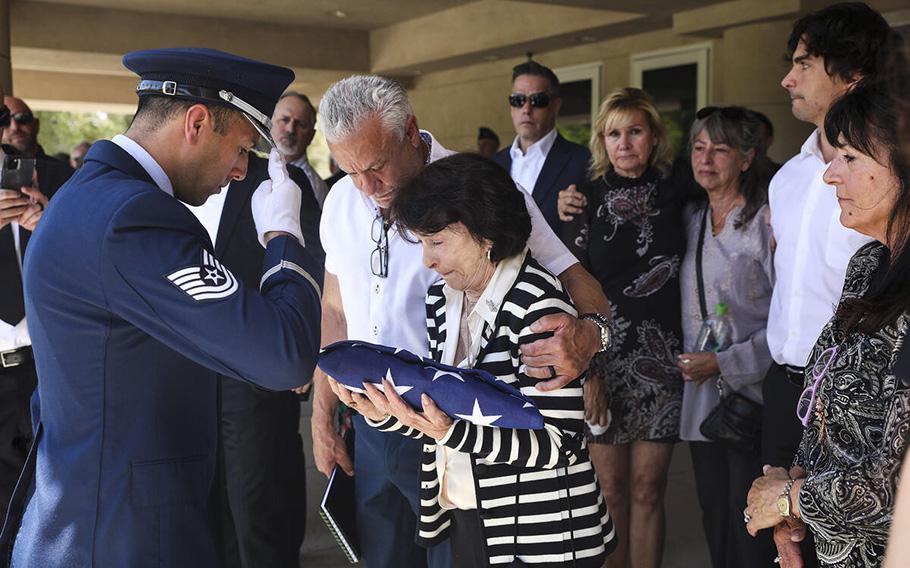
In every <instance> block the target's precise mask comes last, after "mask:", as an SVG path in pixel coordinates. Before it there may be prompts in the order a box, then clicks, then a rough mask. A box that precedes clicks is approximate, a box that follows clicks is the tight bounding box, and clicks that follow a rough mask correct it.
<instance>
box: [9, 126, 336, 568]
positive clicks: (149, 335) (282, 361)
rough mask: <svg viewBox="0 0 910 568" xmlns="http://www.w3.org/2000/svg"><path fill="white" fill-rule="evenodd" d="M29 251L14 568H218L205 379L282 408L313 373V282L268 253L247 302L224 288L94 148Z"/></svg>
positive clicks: (195, 227) (239, 288) (227, 278)
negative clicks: (26, 385)
mask: <svg viewBox="0 0 910 568" xmlns="http://www.w3.org/2000/svg"><path fill="white" fill-rule="evenodd" d="M29 246H30V252H29V255H28V256H27V258H26V262H25V276H24V282H25V298H26V310H27V312H28V317H29V331H30V333H31V337H32V342H33V347H34V353H35V358H36V366H37V368H38V376H39V384H38V389H37V391H36V394H35V396H34V397H33V399H32V420H33V427H34V429H35V433H36V434H35V443H36V446H35V448H37V450H36V451H34V450H33V452H32V453H31V454H30V456H29V460H28V461H27V463H26V471H29V470H30V469H31V468H34V479H33V484H32V487H33V490H34V492H33V493H32V494H31V495H30V497H29V501H28V505H27V507H26V509H25V513H24V516H23V517H22V520H21V527H19V523H17V522H16V521H17V519H14V518H12V517H11V516H10V517H8V518H7V522H6V524H5V527H4V528H5V531H4V537H5V538H6V537H8V535H9V534H10V532H11V531H12V532H13V533H14V534H15V531H16V530H17V527H19V528H18V534H17V536H16V539H15V543H14V546H13V552H12V558H13V564H14V565H15V566H19V567H23V568H29V567H35V568H37V567H39V566H40V567H42V568H55V567H63V566H96V567H108V566H110V567H120V566H131V567H139V568H142V567H147V566H148V567H151V566H155V567H157V566H219V565H220V564H221V562H220V559H219V554H218V549H217V546H216V541H217V538H216V531H217V521H218V517H217V511H216V506H215V505H216V502H217V501H216V499H215V497H214V496H215V490H216V484H215V478H216V444H217V436H218V430H217V428H218V413H217V385H218V382H217V375H218V374H223V375H227V376H230V377H233V378H235V379H240V380H245V381H248V382H252V383H256V384H259V385H261V386H263V387H266V388H270V389H274V390H286V389H290V388H293V387H295V386H297V385H299V384H300V376H301V375H307V374H309V373H312V370H313V367H314V365H315V363H316V357H317V355H318V351H319V320H320V300H319V288H321V272H320V271H319V270H318V266H317V265H316V263H315V261H314V260H313V259H312V258H311V257H310V256H309V255H308V254H307V253H306V252H305V251H304V249H303V248H302V247H301V246H300V245H299V244H298V243H297V241H296V240H294V239H290V238H287V237H279V238H275V239H272V240H271V241H270V242H269V244H268V247H267V249H266V250H265V259H264V263H263V267H264V269H265V268H272V267H275V268H278V267H281V268H279V269H278V270H269V271H265V270H264V274H266V278H265V280H264V282H263V283H262V288H261V291H260V290H259V289H258V287H257V289H249V288H247V287H246V286H244V285H242V284H241V283H238V282H237V277H236V276H234V275H233V274H232V273H231V271H230V270H229V269H227V268H225V267H224V266H223V265H222V264H221V263H220V262H218V261H217V260H215V259H214V258H213V251H212V250H211V244H210V240H209V236H208V233H207V232H206V230H205V228H204V227H203V226H202V224H201V223H199V221H198V220H197V219H196V218H195V216H194V215H193V214H192V213H191V212H190V211H189V210H188V209H187V208H186V207H184V205H183V204H182V203H180V202H179V201H177V200H176V199H174V198H173V197H171V196H170V195H167V194H166V193H165V192H163V191H161V190H160V189H159V188H158V187H157V186H156V185H155V183H154V182H153V181H152V179H151V178H150V176H149V175H148V174H147V173H146V172H145V170H144V169H143V168H142V167H141V166H140V165H139V163H138V162H136V160H134V159H133V158H132V157H131V156H130V155H129V154H128V153H127V152H125V151H124V150H123V149H121V148H120V147H119V146H117V145H116V144H113V143H111V142H107V141H102V142H98V143H96V144H95V145H94V146H92V149H91V150H90V151H89V153H88V155H87V156H86V159H85V165H84V166H83V167H82V168H81V169H80V170H79V171H78V172H77V173H76V174H75V175H74V176H73V177H72V178H70V181H69V182H67V183H66V184H65V185H64V186H63V187H62V188H61V189H60V190H59V191H58V192H57V194H56V196H55V197H54V199H53V200H52V201H51V202H50V206H49V207H48V209H47V211H46V212H45V214H44V218H43V219H42V222H41V224H39V225H38V228H37V230H36V231H35V233H34V235H33V236H32V238H31V243H30V245H29ZM285 261H287V262H285ZM23 479H24V478H23ZM28 489H29V484H28V483H24V482H23V481H20V483H19V484H18V486H17V488H16V493H15V495H14V497H13V504H11V511H13V510H18V508H19V506H20V505H19V503H21V501H22V500H23V498H24V497H25V496H26V495H28ZM12 514H13V513H11V515H12ZM0 554H3V555H4V557H6V556H5V555H6V551H5V550H4V551H0Z"/></svg>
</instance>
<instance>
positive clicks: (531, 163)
mask: <svg viewBox="0 0 910 568" xmlns="http://www.w3.org/2000/svg"><path fill="white" fill-rule="evenodd" d="M561 105H562V99H561V98H560V97H559V78H557V77H556V74H555V73H553V71H552V70H551V69H550V68H549V67H547V66H545V65H541V64H540V63H537V62H536V61H527V62H525V63H522V64H520V65H516V66H515V68H514V69H512V94H510V95H509V106H510V107H511V108H512V124H514V125H515V133H516V136H515V140H514V142H512V145H511V146H510V147H509V148H506V149H504V150H502V151H501V152H499V153H498V154H496V155H495V156H494V157H493V159H494V160H495V161H496V162H497V163H498V164H499V165H501V166H502V167H504V168H505V169H506V171H508V172H509V173H510V174H511V176H512V179H513V180H515V183H517V184H518V185H519V186H520V187H521V188H522V189H524V190H525V191H527V192H529V193H530V194H531V195H532V196H533V197H534V201H535V202H536V203H537V206H538V207H539V208H540V212H541V213H543V216H544V218H545V219H546V220H547V223H549V225H550V227H552V228H553V230H554V231H556V232H557V233H558V232H559V215H558V213H557V210H556V200H557V197H558V195H559V192H560V191H561V190H563V189H567V188H568V187H570V186H571V187H573V188H574V187H575V186H576V185H577V184H580V183H581V182H583V181H584V180H585V178H586V177H587V172H588V162H590V160H591V152H589V151H588V149H587V148H585V147H584V146H581V145H579V144H575V143H573V142H569V141H568V140H566V139H565V138H563V137H562V136H561V135H560V134H559V133H558V132H557V131H556V118H557V117H558V116H559V108H560V106H561Z"/></svg>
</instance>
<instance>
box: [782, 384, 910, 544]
mask: <svg viewBox="0 0 910 568" xmlns="http://www.w3.org/2000/svg"><path fill="white" fill-rule="evenodd" d="M908 430H910V391H907V390H901V391H898V392H897V393H896V394H895V395H894V399H893V401H892V403H891V406H890V408H889V409H888V414H887V415H886V418H885V429H884V432H883V436H882V441H881V447H880V448H879V449H878V450H877V451H875V452H873V453H871V454H869V455H867V456H865V457H863V458H862V459H860V460H858V461H856V463H854V464H853V465H851V466H850V467H846V468H843V469H838V470H834V471H826V472H824V473H821V474H818V475H813V476H811V477H809V478H807V479H806V480H805V482H803V485H802V487H801V488H800V491H799V497H798V499H799V511H800V516H801V517H802V519H803V521H804V522H805V523H806V524H808V525H809V527H810V528H811V529H812V532H813V533H815V534H816V535H818V537H817V538H821V539H822V540H828V539H836V538H843V535H844V534H859V535H863V536H867V537H868V536H874V537H875V538H877V539H882V540H883V541H884V539H886V538H887V537H888V530H889V529H890V527H891V513H892V511H893V510H894V503H895V493H896V491H897V486H898V474H899V472H900V466H901V461H902V458H903V455H904V448H905V445H906V442H907V432H908ZM808 438H809V437H808V436H803V442H804V443H803V444H800V452H799V453H798V454H797V458H796V461H795V464H796V465H800V464H801V463H803V462H804V456H805V455H806V454H805V451H806V449H807V447H804V445H805V442H806V440H807V439H808Z"/></svg>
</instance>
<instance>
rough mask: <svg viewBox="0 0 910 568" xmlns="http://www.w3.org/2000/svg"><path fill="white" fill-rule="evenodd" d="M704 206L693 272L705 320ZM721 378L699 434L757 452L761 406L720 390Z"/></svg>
mask: <svg viewBox="0 0 910 568" xmlns="http://www.w3.org/2000/svg"><path fill="white" fill-rule="evenodd" d="M707 219H708V205H707V204H706V205H705V209H704V211H703V212H702V216H701V229H700V230H699V233H698V248H697V249H696V251H695V275H696V278H698V303H699V307H700V308H701V318H702V322H706V321H708V307H707V302H706V301H705V280H704V274H703V273H702V248H703V247H704V245H705V230H706V229H707V227H706V225H707ZM723 380H724V379H723V377H718V378H717V391H718V393H719V394H720V402H719V403H718V404H717V406H715V407H714V409H713V410H711V412H710V413H709V414H708V416H707V417H705V419H704V421H703V422H702V423H701V427H700V428H699V430H700V431H701V433H702V436H704V437H705V438H708V439H709V440H711V441H712V442H717V443H718V444H722V445H724V446H726V447H727V448H730V449H733V450H739V451H741V452H748V453H757V452H758V451H759V448H760V444H761V421H762V407H761V405H760V404H758V403H757V402H755V401H753V400H752V399H750V398H748V397H745V396H743V395H741V394H739V393H738V392H736V391H733V390H731V391H730V392H728V393H724V388H723Z"/></svg>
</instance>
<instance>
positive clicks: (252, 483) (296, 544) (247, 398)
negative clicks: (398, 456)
mask: <svg viewBox="0 0 910 568" xmlns="http://www.w3.org/2000/svg"><path fill="white" fill-rule="evenodd" d="M273 133H274V129H273ZM288 175H290V177H291V180H293V181H294V182H295V183H296V184H297V185H298V186H299V187H300V190H301V207H300V228H301V232H302V234H303V237H304V240H305V242H306V248H307V251H308V252H309V253H310V254H311V255H312V256H313V257H314V258H315V259H316V260H317V261H318V263H319V266H320V267H321V265H322V262H323V259H324V257H325V253H324V252H323V251H322V247H321V245H320V243H319V217H320V207H319V204H318V203H317V201H316V197H315V196H314V194H313V190H312V189H311V187H310V184H309V181H308V178H307V176H306V174H305V172H304V171H303V170H301V169H300V168H297V167H296V166H291V165H288ZM267 179H269V174H268V160H265V159H263V158H259V157H256V156H250V161H249V166H248V167H247V174H246V178H245V179H243V180H239V181H238V180H235V181H232V182H231V183H230V185H229V186H228V187H227V188H226V189H225V190H223V191H222V194H226V196H225V197H224V199H223V200H220V203H219V200H215V199H214V198H213V199H209V200H208V201H207V202H206V203H205V204H204V205H203V206H202V207H203V208H211V207H215V208H217V209H219V210H220V215H218V212H217V211H213V212H211V213H212V214H214V215H218V216H217V217H216V218H217V219H218V223H217V230H215V231H213V232H215V233H216V235H217V236H216V238H214V244H215V257H216V258H218V259H219V260H220V261H221V262H223V263H224V265H225V266H227V267H228V268H229V269H231V271H232V272H233V273H234V274H235V275H236V276H237V277H238V278H239V279H240V281H241V282H243V283H244V284H246V285H247V286H249V287H251V288H257V287H258V286H259V280H260V277H261V273H262V262H263V258H264V257H265V249H263V248H262V245H260V244H259V240H258V238H257V235H256V226H255V225H254V223H253V215H252V210H251V207H250V201H251V199H252V196H253V193H254V192H255V191H256V188H257V187H258V186H259V184H260V183H261V182H263V181H264V180H267ZM222 206H223V207H222ZM191 209H194V212H197V211H198V208H191ZM206 213H209V212H205V213H203V214H200V215H198V216H199V217H200V220H201V221H202V222H203V225H206V226H207V228H208V223H207V222H206V219H205V215H206ZM306 380H307V377H301V378H300V382H301V384H303V383H304V382H306ZM220 383H221V450H222V456H223V459H224V485H225V491H226V498H227V505H228V506H227V507H225V509H224V513H225V514H224V516H223V525H222V529H223V530H222V538H223V542H224V548H225V551H224V561H225V564H224V566H225V567H226V568H233V567H241V566H242V567H243V568H255V567H257V566H274V567H275V568H282V567H295V568H296V566H298V565H299V554H300V545H301V544H302V543H303V537H304V533H305V530H306V485H305V480H306V470H305V462H304V455H303V440H301V438H300V434H299V431H298V430H299V427H300V397H299V395H298V394H297V393H296V392H293V391H267V390H264V389H261V388H259V387H257V386H254V385H252V384H248V383H243V382H240V381H236V380H234V379H232V378H230V377H225V376H221V377H220Z"/></svg>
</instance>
